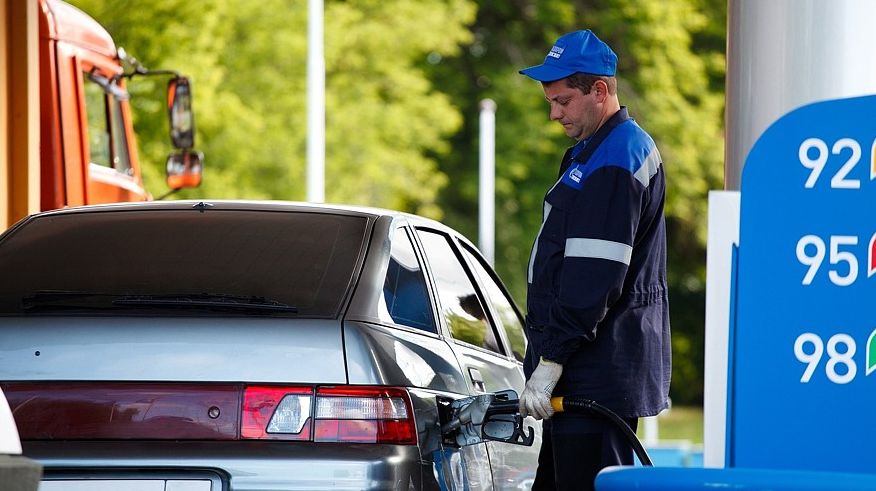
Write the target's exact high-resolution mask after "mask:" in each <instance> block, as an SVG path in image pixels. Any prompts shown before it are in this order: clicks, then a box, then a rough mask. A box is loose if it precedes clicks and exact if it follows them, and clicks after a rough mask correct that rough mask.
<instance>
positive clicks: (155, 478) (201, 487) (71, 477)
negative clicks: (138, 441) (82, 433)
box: [39, 472, 226, 491]
mask: <svg viewBox="0 0 876 491" xmlns="http://www.w3.org/2000/svg"><path fill="white" fill-rule="evenodd" d="M122 489H124V490H126V491H224V490H225V489H226V488H225V487H224V485H223V480H222V478H221V477H220V476H219V475H218V474H215V473H212V472H196V473H188V472H182V473H180V472H161V473H143V472H130V473H129V472H125V473H116V472H111V473H109V472H108V473H85V472H52V473H50V474H49V473H47V474H46V475H44V476H43V480H42V481H41V482H40V487H39V491H117V490H122Z"/></svg>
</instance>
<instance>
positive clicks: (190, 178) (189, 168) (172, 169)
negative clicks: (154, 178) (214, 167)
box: [167, 150, 204, 190]
mask: <svg viewBox="0 0 876 491" xmlns="http://www.w3.org/2000/svg"><path fill="white" fill-rule="evenodd" d="M203 161H204V155H203V154H202V153H200V152H192V151H191V150H182V151H180V152H177V153H172V154H170V155H168V156H167V186H168V187H170V188H171V189H174V190H177V189H182V188H195V187H198V185H200V184H201V172H202V170H203Z"/></svg>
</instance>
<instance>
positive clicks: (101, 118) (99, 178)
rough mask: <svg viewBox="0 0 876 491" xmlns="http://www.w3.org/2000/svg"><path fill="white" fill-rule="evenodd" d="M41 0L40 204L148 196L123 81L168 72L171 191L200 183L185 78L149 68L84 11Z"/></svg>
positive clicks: (199, 162)
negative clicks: (120, 45) (171, 151)
mask: <svg viewBox="0 0 876 491" xmlns="http://www.w3.org/2000/svg"><path fill="white" fill-rule="evenodd" d="M37 1H38V2H39V12H38V22H39V43H38V51H39V70H40V76H39V81H40V82H39V83H40V87H39V104H40V200H39V201H40V209H41V210H50V209H55V208H62V207H65V206H75V205H83V204H93V203H109V202H117V201H143V200H149V199H152V196H151V195H150V193H149V192H148V191H147V190H146V189H145V188H144V187H143V180H142V177H141V169H140V165H139V161H138V159H137V143H136V137H135V134H134V129H133V125H132V122H131V107H130V104H129V101H128V92H127V90H126V82H127V80H128V79H130V78H132V77H135V76H149V75H158V76H164V77H167V78H169V79H170V81H169V83H168V91H167V106H168V119H169V120H170V127H171V131H170V134H171V140H172V142H173V145H174V147H176V150H175V151H174V152H173V153H171V154H170V156H169V157H168V159H167V184H168V186H169V187H170V192H173V191H174V190H178V189H182V188H186V187H194V186H197V185H198V184H200V181H201V169H202V156H201V154H200V153H198V152H196V151H195V150H194V117H193V113H192V109H191V86H190V84H189V81H188V79H186V78H185V77H182V76H180V75H179V74H177V73H175V72H172V71H168V70H157V71H152V70H147V69H145V68H144V67H143V66H142V65H140V64H139V63H138V62H137V61H136V60H135V59H133V58H131V57H129V56H127V55H126V54H125V52H124V50H123V49H121V48H118V49H117V48H116V45H115V43H114V42H113V39H112V37H110V35H109V33H108V32H107V31H106V30H105V29H104V28H103V27H102V26H101V25H100V24H98V23H97V21H95V20H94V19H93V18H91V17H89V16H88V15H87V14H85V13H84V12H82V11H81V10H79V9H77V8H76V7H73V6H71V5H69V4H67V3H65V2H63V1H60V0H37Z"/></svg>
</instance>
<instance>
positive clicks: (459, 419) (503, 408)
mask: <svg viewBox="0 0 876 491" xmlns="http://www.w3.org/2000/svg"><path fill="white" fill-rule="evenodd" d="M518 408H519V401H518V399H517V392H515V391H513V390H510V389H509V390H504V391H500V392H496V393H495V394H481V395H477V396H472V397H467V398H464V399H458V400H456V401H453V402H452V403H451V404H450V418H449V419H448V420H447V422H446V423H444V424H443V425H441V433H442V434H443V435H445V437H448V438H450V439H452V440H453V441H455V443H456V444H457V445H459V446H466V445H474V444H476V443H481V442H483V441H485V440H492V441H499V442H505V443H513V444H515V445H525V446H530V445H532V442H533V441H534V439H535V433H534V431H533V429H532V428H531V427H530V428H524V427H523V417H522V416H520V411H519V409H518ZM527 430H528V431H527Z"/></svg>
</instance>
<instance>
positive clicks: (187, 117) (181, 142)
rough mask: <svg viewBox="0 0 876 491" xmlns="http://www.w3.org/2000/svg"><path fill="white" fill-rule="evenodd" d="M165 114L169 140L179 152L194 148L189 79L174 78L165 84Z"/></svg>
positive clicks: (193, 116)
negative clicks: (168, 118)
mask: <svg viewBox="0 0 876 491" xmlns="http://www.w3.org/2000/svg"><path fill="white" fill-rule="evenodd" d="M167 114H168V116H169V117H170V139H171V141H172V142H173V146H174V147H176V148H179V149H180V150H190V149H192V148H194V146H195V114H194V113H193V112H192V89H191V86H190V85H189V79H187V78H185V77H174V78H172V79H170V82H168V83H167Z"/></svg>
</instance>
